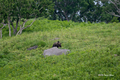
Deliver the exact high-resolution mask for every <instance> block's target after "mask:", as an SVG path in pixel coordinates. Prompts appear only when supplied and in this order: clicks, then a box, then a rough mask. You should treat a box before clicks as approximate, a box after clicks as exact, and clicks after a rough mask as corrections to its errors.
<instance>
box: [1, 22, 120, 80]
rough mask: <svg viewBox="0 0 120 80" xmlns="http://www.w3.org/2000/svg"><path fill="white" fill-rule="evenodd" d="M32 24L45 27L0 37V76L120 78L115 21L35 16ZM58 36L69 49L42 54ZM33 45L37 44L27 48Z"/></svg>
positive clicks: (9, 79) (7, 79)
mask: <svg viewBox="0 0 120 80" xmlns="http://www.w3.org/2000/svg"><path fill="white" fill-rule="evenodd" d="M42 22H43V23H42ZM40 24H42V25H40ZM44 24H45V25H44ZM33 25H34V26H35V25H36V26H37V25H40V26H39V27H41V26H43V27H44V26H45V28H44V30H43V31H39V30H38V31H33V32H31V33H27V32H24V33H23V34H22V35H18V36H13V37H11V38H8V39H7V38H5V39H2V40H0V51H1V53H0V80H22V79H23V80H37V79H38V80H90V79H91V80H92V79H97V80H104V79H106V80H117V79H119V78H120V77H119V76H120V71H119V70H120V27H119V26H120V24H119V23H114V24H111V23H109V24H103V23H98V24H97V23H96V24H85V23H74V22H71V24H70V23H68V22H67V21H66V22H63V23H62V22H60V21H48V20H43V21H41V22H40V20H38V21H36V22H35V23H34V24H33ZM56 25H57V26H56ZM71 25H72V26H71ZM48 26H49V28H47V27H48ZM60 26H63V27H60ZM65 26H66V27H67V28H66V27H65ZM31 28H33V27H31ZM36 28H37V27H36ZM26 31H27V30H26ZM58 40H59V41H60V42H61V43H62V48H63V49H70V50H71V52H70V53H69V54H68V55H60V56H49V57H46V58H44V56H43V55H42V54H43V51H44V50H45V49H48V48H51V47H52V44H53V43H54V42H56V41H58ZM34 45H38V48H37V49H35V50H30V51H29V50H27V48H29V47H31V46H34ZM116 54H117V56H115V55H116Z"/></svg>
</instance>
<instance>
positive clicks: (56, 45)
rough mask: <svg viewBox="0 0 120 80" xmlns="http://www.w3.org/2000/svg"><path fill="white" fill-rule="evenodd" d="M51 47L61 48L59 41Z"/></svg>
mask: <svg viewBox="0 0 120 80" xmlns="http://www.w3.org/2000/svg"><path fill="white" fill-rule="evenodd" d="M52 47H57V48H58V47H61V43H60V42H59V41H57V42H56V43H54V44H53V46H52Z"/></svg>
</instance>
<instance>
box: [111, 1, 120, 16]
mask: <svg viewBox="0 0 120 80" xmlns="http://www.w3.org/2000/svg"><path fill="white" fill-rule="evenodd" d="M109 2H110V3H111V4H112V5H113V6H114V10H111V12H109V14H111V15H114V16H116V17H120V0H109Z"/></svg>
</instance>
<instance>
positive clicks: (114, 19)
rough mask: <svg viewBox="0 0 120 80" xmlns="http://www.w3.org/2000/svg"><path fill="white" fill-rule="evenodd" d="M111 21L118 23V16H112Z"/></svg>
mask: <svg viewBox="0 0 120 80" xmlns="http://www.w3.org/2000/svg"><path fill="white" fill-rule="evenodd" d="M111 22H112V23H113V22H114V23H118V22H119V20H118V17H113V19H112V20H111Z"/></svg>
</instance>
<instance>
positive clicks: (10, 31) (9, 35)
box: [8, 16, 11, 37]
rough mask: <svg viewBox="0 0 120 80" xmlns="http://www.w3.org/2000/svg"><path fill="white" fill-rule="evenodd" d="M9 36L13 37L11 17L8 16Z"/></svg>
mask: <svg viewBox="0 0 120 80" xmlns="http://www.w3.org/2000/svg"><path fill="white" fill-rule="evenodd" d="M8 27H9V37H11V27H10V17H9V16H8Z"/></svg>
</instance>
